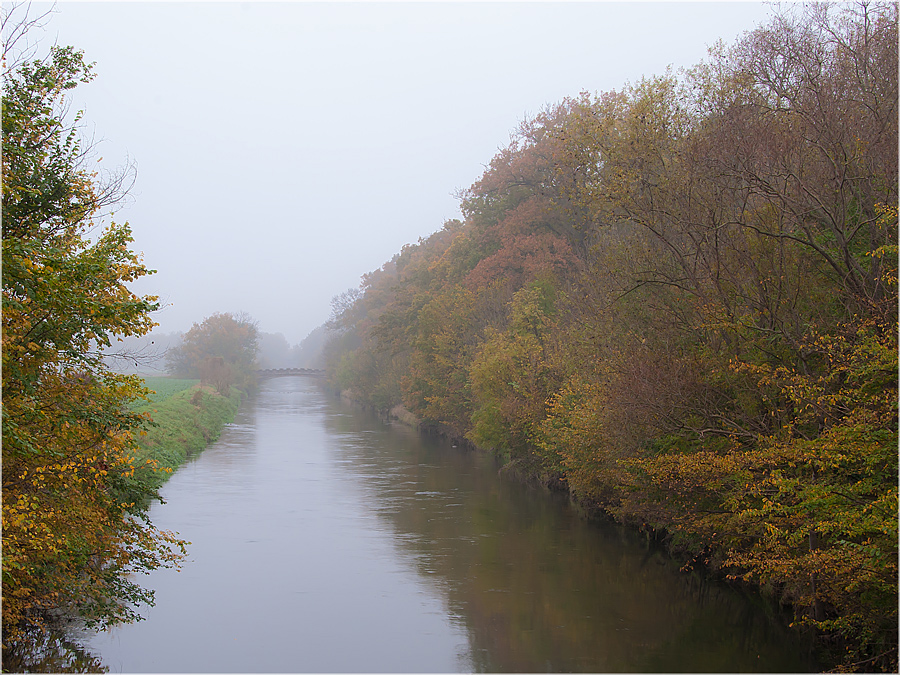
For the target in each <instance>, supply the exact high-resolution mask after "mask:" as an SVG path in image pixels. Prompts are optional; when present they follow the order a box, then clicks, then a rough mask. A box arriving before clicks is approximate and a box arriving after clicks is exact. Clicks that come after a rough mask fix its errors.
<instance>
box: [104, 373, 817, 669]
mask: <svg viewBox="0 0 900 675" xmlns="http://www.w3.org/2000/svg"><path fill="white" fill-rule="evenodd" d="M162 495H163V497H164V498H165V500H166V503H165V504H156V505H154V506H153V508H152V509H151V514H150V515H151V518H152V520H153V522H154V524H156V525H157V526H158V527H160V528H163V529H170V530H175V531H177V532H178V533H179V534H180V535H181V536H182V538H184V539H187V540H189V541H190V542H192V544H191V546H190V547H189V555H190V557H189V559H188V561H187V562H186V563H185V564H184V566H183V569H182V570H181V571H180V572H178V571H174V570H158V571H156V572H154V573H153V574H152V575H150V576H149V577H147V578H145V579H144V582H145V584H146V585H147V586H149V587H150V588H153V589H155V590H156V606H155V607H153V608H149V609H145V610H144V611H143V614H144V615H145V616H146V617H147V620H146V621H143V622H140V623H137V624H133V625H128V626H124V627H121V628H117V629H115V630H113V631H112V632H109V633H101V634H98V635H94V636H88V637H89V638H90V639H89V649H90V650H91V651H93V652H95V653H96V654H97V655H99V656H100V657H101V658H102V660H103V662H104V664H105V665H106V666H107V667H108V668H109V669H110V671H112V672H181V673H185V672H245V673H253V672H458V671H469V672H483V671H492V672H534V671H541V672H573V671H574V672H710V671H713V672H739V671H744V672H745V671H760V672H792V671H810V670H814V669H815V664H814V663H813V662H812V661H811V660H810V659H809V658H808V657H807V656H806V653H807V650H806V649H805V648H803V647H802V646H801V642H800V641H799V639H798V638H797V636H796V635H795V634H792V633H790V632H789V631H788V630H787V629H786V628H785V626H784V623H783V617H781V616H778V615H773V614H772V613H771V611H767V610H766V609H765V607H764V603H762V602H761V601H759V599H758V598H755V597H754V596H752V595H744V594H742V593H739V592H737V591H735V590H733V589H731V588H729V587H727V586H724V585H721V584H717V583H712V582H709V581H704V580H702V579H701V578H700V577H699V576H693V575H689V574H684V573H681V572H679V571H678V567H677V565H675V564H674V563H672V562H671V561H669V560H668V559H667V558H666V557H665V555H663V554H662V553H660V552H658V551H654V550H650V549H648V548H647V546H646V545H645V544H644V543H643V542H642V541H641V539H640V538H638V537H636V536H634V535H632V534H631V533H629V532H628V531H626V530H623V529H621V528H618V527H615V526H612V525H604V524H598V523H593V522H587V521H585V520H583V519H581V518H579V516H578V515H577V514H576V513H575V511H574V510H573V509H572V508H570V506H569V505H568V504H567V503H566V501H565V500H564V499H558V498H555V497H554V496H552V495H547V494H545V493H544V492H542V491H540V490H536V489H534V488H529V487H527V486H524V485H521V484H519V483H517V482H516V481H515V480H513V479H511V478H509V477H507V476H504V475H502V474H501V473H499V472H498V466H497V464H496V463H495V461H494V459H493V458H492V457H490V456H488V455H486V454H484V453H478V452H470V451H465V450H462V449H459V448H454V447H452V445H451V444H450V443H449V442H447V441H445V440H443V439H436V438H432V437H428V436H422V435H420V434H418V433H417V432H416V431H414V430H412V429H409V428H406V427H403V426H400V425H386V424H384V423H383V422H381V421H380V420H379V419H378V418H377V417H376V416H374V415H372V414H370V413H368V412H365V411H361V410H359V409H357V408H354V407H351V406H348V405H347V404H344V403H342V402H341V401H338V400H336V399H333V398H331V397H329V396H328V395H327V394H325V393H323V392H322V391H321V390H319V389H318V388H317V386H316V383H315V381H314V380H312V379H304V378H301V377H285V378H276V379H272V380H268V381H266V382H264V383H263V387H262V390H261V391H260V392H259V393H258V394H257V395H256V396H254V397H252V398H251V399H249V400H248V401H246V402H245V403H244V405H243V406H242V408H241V410H240V411H239V412H238V416H237V418H236V420H235V423H234V424H232V425H229V426H228V427H227V428H226V429H225V431H224V432H223V434H222V436H221V438H220V439H219V441H217V442H216V443H215V444H213V445H212V446H210V447H209V448H208V449H207V450H205V451H204V452H203V453H201V454H200V455H199V456H198V457H197V458H196V459H195V460H194V461H192V462H189V463H187V464H185V465H184V466H183V467H182V468H180V469H179V470H178V471H177V472H176V474H175V475H174V476H173V477H172V478H171V480H170V481H169V482H168V483H167V484H166V485H165V486H164V487H163V489H162Z"/></svg>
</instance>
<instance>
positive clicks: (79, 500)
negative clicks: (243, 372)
mask: <svg viewBox="0 0 900 675" xmlns="http://www.w3.org/2000/svg"><path fill="white" fill-rule="evenodd" d="M5 18H6V19H8V18H9V16H6V17H5ZM4 28H5V27H4ZM6 51H7V50H6V49H4V54H6ZM91 77H92V75H91V66H90V65H88V64H86V63H85V62H84V60H83V56H82V54H81V52H78V51H76V50H74V49H72V48H71V47H53V48H52V49H51V50H50V53H49V55H48V56H47V57H46V58H44V59H42V60H20V61H19V62H18V63H16V65H15V66H12V67H10V68H7V60H6V56H4V85H3V403H2V409H3V497H2V501H3V653H4V660H6V659H7V657H9V656H12V655H13V654H14V653H15V652H17V651H19V652H21V651H28V650H29V649H30V648H31V647H32V646H33V645H34V644H35V643H36V642H38V641H40V639H41V636H42V634H44V633H46V629H47V628H48V627H53V626H54V624H55V623H56V622H58V620H59V619H61V618H64V617H70V616H78V617H81V618H83V619H85V620H86V621H87V622H88V624H89V625H95V626H101V627H102V626H106V625H111V624H114V623H117V622H122V621H132V620H135V619H136V618H138V614H137V612H136V605H137V604H139V603H142V602H148V603H152V597H153V596H152V592H150V591H147V590H145V589H143V588H141V587H140V586H139V585H138V584H137V583H135V580H134V578H133V576H132V575H133V573H134V572H146V571H149V570H151V569H154V568H157V567H160V566H171V565H173V564H177V562H178V560H179V559H180V558H181V557H182V556H183V553H184V546H185V543H184V542H182V541H180V540H178V539H177V538H176V537H175V536H174V535H173V534H172V533H169V532H163V531H159V530H157V529H155V528H154V527H153V526H152V525H151V524H150V522H149V521H148V520H147V518H146V514H145V508H146V504H147V503H148V498H149V497H151V496H153V495H154V494H155V493H154V492H153V491H152V490H150V489H149V488H148V487H147V486H145V485H142V484H141V482H140V481H139V480H137V479H136V478H135V471H134V470H135V466H134V463H133V457H134V448H135V445H134V437H133V435H134V434H136V433H137V432H138V431H139V430H140V429H141V427H142V425H143V424H144V423H145V422H146V420H145V419H144V418H143V417H141V416H140V415H138V414H136V413H134V412H131V409H132V406H131V404H132V403H133V402H134V401H135V400H137V399H140V398H142V397H143V396H144V395H145V394H146V390H145V389H144V387H143V383H142V381H141V380H140V379H139V378H136V377H133V376H123V375H118V374H115V373H112V372H110V371H109V370H108V369H107V368H106V367H105V366H104V364H103V361H102V350H103V348H104V347H108V346H109V345H110V344H111V341H112V340H113V339H115V338H119V337H125V336H129V335H142V334H145V333H147V332H148V331H149V330H150V329H151V328H152V326H153V325H154V324H153V322H152V321H151V318H150V316H149V314H150V312H151V311H152V310H154V309H155V308H156V307H157V304H156V299H155V298H154V297H150V296H147V297H138V296H136V295H135V294H133V293H132V292H131V291H130V290H129V289H128V287H127V284H128V283H129V282H132V281H134V280H135V279H137V278H139V277H142V276H144V275H146V274H148V273H150V271H149V270H148V269H147V268H146V267H144V265H143V263H142V262H141V261H140V259H139V257H138V256H137V255H136V254H135V253H134V252H133V251H131V250H130V249H129V244H130V243H131V241H132V238H131V232H130V229H129V227H128V225H127V224H121V225H120V224H115V223H113V224H111V225H109V226H108V227H107V228H106V229H105V230H104V231H103V233H102V234H101V235H100V236H99V238H96V239H95V240H94V241H91V240H90V239H89V237H88V233H89V232H90V231H91V230H92V229H94V227H95V226H96V220H97V219H98V218H99V217H100V216H101V215H102V213H103V212H104V210H105V208H106V207H108V206H110V205H111V204H113V203H115V201H116V200H117V199H118V198H120V196H121V188H122V187H123V181H122V176H119V177H117V178H115V179H114V180H113V181H111V182H107V183H102V182H100V181H99V180H98V177H97V175H96V173H93V172H92V171H90V170H89V169H87V168H86V166H85V158H86V150H89V148H87V149H86V148H83V147H82V145H81V143H80V141H79V138H78V133H77V126H72V125H68V124H67V123H66V121H65V97H66V93H67V92H68V91H69V90H71V89H72V88H74V87H75V86H77V85H78V84H79V83H81V82H87V81H89V80H90V79H91ZM75 124H76V125H77V117H76V122H75Z"/></svg>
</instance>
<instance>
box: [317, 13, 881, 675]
mask: <svg viewBox="0 0 900 675" xmlns="http://www.w3.org/2000/svg"><path fill="white" fill-rule="evenodd" d="M897 67H898V64H897V6H896V4H886V5H876V4H866V5H858V6H853V7H849V6H841V7H839V8H836V7H834V6H829V5H824V4H823V5H814V6H791V7H788V8H787V9H786V10H785V11H782V12H780V13H778V14H777V15H776V16H775V17H774V18H773V19H772V20H771V22H770V23H768V24H767V25H764V26H761V27H759V28H757V29H756V30H754V31H752V32H749V33H747V34H746V35H745V36H744V37H743V38H742V39H741V40H739V41H738V42H737V43H736V44H735V45H733V46H731V47H726V46H724V45H718V46H717V47H716V48H714V49H713V50H711V52H710V56H709V58H708V59H707V60H706V61H705V62H703V63H701V64H699V65H697V66H696V67H694V68H692V69H690V70H687V71H685V72H681V73H678V74H675V73H672V72H669V73H666V74H665V75H661V76H656V77H651V78H647V79H644V80H642V81H640V82H638V83H637V84H634V85H631V86H628V87H626V88H624V89H623V90H622V91H613V92H607V93H603V94H600V95H590V94H587V93H583V94H581V95H580V96H578V97H575V98H571V99H566V100H564V101H562V102H561V103H559V104H557V105H554V106H552V107H550V108H548V109H547V110H545V111H544V112H542V113H541V114H539V115H537V116H536V117H535V118H534V119H530V120H527V121H525V122H523V123H522V124H521V125H520V127H519V128H518V130H517V133H516V135H515V137H514V139H513V141H512V143H511V144H510V145H509V147H507V148H505V149H504V150H502V151H501V152H499V153H498V154H497V156H495V157H494V159H493V160H492V162H491V164H490V166H489V167H488V168H487V170H486V171H485V173H484V175H483V177H482V178H481V179H480V180H479V181H478V182H476V183H475V184H474V185H473V186H472V187H471V188H470V189H469V190H467V191H466V192H465V193H464V194H463V195H461V205H462V212H463V215H464V222H459V221H451V222H448V223H446V224H445V226H444V228H443V229H442V230H441V231H439V232H436V233H435V234H433V235H431V236H430V237H428V238H427V239H424V240H421V241H420V242H419V243H418V244H417V245H411V246H407V247H405V248H404V249H403V250H402V251H401V252H400V253H399V254H398V255H397V256H395V257H394V259H393V260H391V261H390V262H389V263H387V264H386V265H384V266H383V267H382V268H381V269H379V270H377V271H375V272H373V273H371V274H369V275H367V276H366V277H364V279H363V283H362V285H361V288H360V290H359V291H351V292H348V293H347V294H345V295H344V296H342V297H340V298H338V299H336V302H335V312H334V315H333V317H332V320H331V322H330V326H331V328H332V330H333V331H334V334H335V336H336V337H335V338H334V339H333V341H332V343H331V345H330V348H329V350H330V351H329V359H330V366H329V370H330V377H331V381H332V383H333V384H334V385H335V386H336V387H339V388H340V389H342V390H345V391H347V392H349V393H350V394H351V395H353V396H355V397H356V398H358V399H360V400H362V401H365V402H367V403H369V404H371V405H373V406H376V407H378V408H380V409H383V410H392V409H393V410H394V412H395V414H396V415H398V416H412V417H414V418H416V419H417V420H418V421H419V423H420V424H422V425H424V426H428V427H432V428H437V429H440V430H443V431H444V432H446V433H449V434H452V435H455V436H458V437H463V438H466V439H468V440H469V441H471V442H472V443H473V444H475V445H478V446H480V447H483V448H489V449H491V450H493V451H495V452H497V453H498V454H499V455H501V456H502V457H503V458H504V459H505V460H506V461H507V462H508V463H509V464H510V465H511V466H512V467H514V468H515V469H516V470H518V471H520V472H523V473H525V474H528V475H532V476H539V477H540V478H541V479H543V480H544V481H545V482H546V483H548V484H556V485H560V486H564V487H565V488H566V489H568V490H569V491H570V492H571V494H572V495H573V497H574V498H575V499H577V500H578V501H579V502H581V503H582V504H585V505H586V506H589V507H591V508H596V509H602V510H605V511H607V512H609V513H610V514H613V515H615V516H616V517H618V518H619V519H621V520H623V521H625V522H629V523H633V524H635V525H637V526H641V527H644V528H647V529H648V530H650V531H653V532H656V533H664V535H665V537H666V538H667V541H668V542H669V544H670V545H671V547H672V549H673V550H675V551H677V552H679V553H680V554H682V555H684V556H685V557H686V559H688V560H690V561H691V562H690V563H689V564H694V565H697V564H704V565H707V566H708V567H709V568H710V569H714V570H720V571H722V572H723V573H725V574H727V575H729V576H730V577H731V578H733V579H736V580H744V581H748V582H752V583H755V584H759V585H760V586H762V587H764V588H766V589H768V591H769V592H771V593H772V594H774V595H775V596H776V597H778V598H780V599H781V600H783V601H785V602H789V603H790V604H791V605H792V606H793V607H794V608H795V612H796V617H797V621H796V623H797V625H798V626H810V627H813V628H814V629H816V630H817V631H818V632H819V633H820V634H821V636H822V638H823V644H824V645H825V646H826V647H827V648H828V649H829V650H830V651H831V658H832V659H833V660H834V662H835V663H837V664H839V665H840V667H841V668H844V669H851V670H853V669H859V670H874V669H883V670H892V669H893V670H895V669H896V668H897V441H898V438H897V179H898V177H897V161H898V157H897V141H898V139H897V114H898V111H897Z"/></svg>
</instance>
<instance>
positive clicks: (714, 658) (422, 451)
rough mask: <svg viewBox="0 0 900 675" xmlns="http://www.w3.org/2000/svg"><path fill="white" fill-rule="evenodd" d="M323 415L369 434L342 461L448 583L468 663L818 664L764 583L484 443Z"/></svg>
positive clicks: (345, 431) (662, 667)
mask: <svg viewBox="0 0 900 675" xmlns="http://www.w3.org/2000/svg"><path fill="white" fill-rule="evenodd" d="M328 420H329V421H328V424H329V426H330V431H331V432H333V433H335V434H339V435H344V436H346V437H347V438H354V439H360V438H364V439H366V440H365V441H364V442H356V443H350V444H347V445H343V446H342V448H341V453H342V456H341V458H340V459H341V464H342V466H343V467H346V469H345V470H347V471H349V472H351V473H352V474H353V479H354V480H360V481H361V482H362V484H363V485H365V486H367V487H366V489H367V490H369V491H370V493H369V494H368V495H367V500H368V501H369V503H371V504H373V508H374V509H375V510H376V511H377V512H378V513H379V514H380V515H381V517H382V518H383V519H384V520H385V521H387V522H389V523H390V524H391V527H392V529H393V530H394V531H395V535H396V536H395V537H394V538H395V541H396V542H397V544H396V545H397V546H399V547H402V548H403V549H404V555H405V556H407V557H409V558H411V559H414V560H415V561H416V565H417V567H418V571H419V573H420V574H421V575H422V576H423V578H427V579H431V581H432V582H433V583H434V584H438V585H439V586H440V587H441V588H442V591H443V592H444V593H445V595H446V597H447V601H448V604H449V609H450V611H451V612H452V613H453V614H454V615H455V616H456V617H457V620H458V621H459V622H460V623H461V624H462V625H464V626H465V627H466V629H467V632H468V635H469V641H470V648H471V658H472V668H473V670H475V671H478V672H534V671H553V672H754V671H755V672H804V671H814V670H816V665H815V661H814V659H813V657H812V656H811V647H810V645H809V643H808V642H806V641H804V640H803V639H802V638H801V637H800V636H798V635H797V634H796V633H794V632H792V631H790V630H789V629H787V627H786V623H785V617H784V616H783V615H782V614H781V613H780V612H779V611H777V610H776V609H775V608H772V607H770V606H768V605H767V603H766V602H764V601H763V600H762V599H761V598H760V597H759V596H758V595H756V594H753V593H743V592H741V591H739V590H737V589H735V588H732V587H730V586H728V585H726V584H723V583H719V582H715V581H711V580H709V579H705V578H703V577H702V576H701V575H699V574H696V573H694V574H687V573H683V572H681V571H680V570H679V569H678V566H677V565H676V564H675V563H674V562H673V561H672V560H671V559H669V558H668V556H666V555H665V554H664V552H662V551H661V550H659V549H658V548H656V547H653V546H652V545H650V544H648V543H647V542H646V541H645V540H644V539H643V538H641V537H640V536H638V535H636V534H635V533H633V532H630V531H628V530H626V529H624V528H621V527H619V526H617V525H615V524H612V523H597V522H587V521H585V520H583V519H581V518H580V517H579V516H578V515H577V513H576V512H575V511H574V509H572V508H571V507H569V505H568V504H567V503H566V502H565V500H563V499H560V498H554V496H553V495H548V494H546V493H544V492H543V491H541V490H539V489H536V488H529V487H527V486H523V485H521V484H519V483H518V482H516V481H515V480H514V479H511V478H508V477H504V476H503V475H502V474H501V473H500V472H498V467H497V465H496V463H495V462H494V460H493V459H492V458H491V457H489V456H486V455H484V454H482V453H477V452H471V451H464V450H461V449H455V448H452V447H450V445H449V444H448V443H447V442H444V441H441V440H437V439H433V438H423V437H420V436H419V435H418V434H417V433H416V432H413V431H412V430H409V429H406V428H403V427H399V426H391V427H382V426H380V424H379V422H378V421H377V419H375V418H374V416H367V415H366V414H365V413H359V414H354V415H346V414H341V415H334V416H330V417H329V418H328ZM373 430H375V432H374V433H373ZM386 448H393V449H392V450H390V451H388V450H386ZM397 448H402V450H399V451H398V450H397ZM398 452H399V453H400V454H399V455H398V454H397V453H398Z"/></svg>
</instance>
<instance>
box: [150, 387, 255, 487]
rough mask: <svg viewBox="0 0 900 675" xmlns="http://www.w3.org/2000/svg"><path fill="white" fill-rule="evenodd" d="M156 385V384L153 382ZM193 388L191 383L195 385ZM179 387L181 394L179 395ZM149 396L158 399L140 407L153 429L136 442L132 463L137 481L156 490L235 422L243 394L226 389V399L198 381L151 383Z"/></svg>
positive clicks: (236, 390) (232, 388)
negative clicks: (136, 448) (136, 471)
mask: <svg viewBox="0 0 900 675" xmlns="http://www.w3.org/2000/svg"><path fill="white" fill-rule="evenodd" d="M157 380H158V381H157ZM194 382H195V383H194ZM180 384H184V385H185V388H183V389H179V388H178V387H179V386H180ZM147 386H148V387H149V388H150V389H151V390H157V391H158V392H159V394H157V395H155V396H158V395H160V394H161V395H162V396H163V397H162V398H159V399H158V400H154V398H155V396H151V399H150V402H148V403H146V404H144V405H142V406H139V407H138V408H137V412H141V413H146V414H147V415H148V416H149V417H150V419H152V423H151V424H150V425H148V426H147V428H146V430H144V431H143V432H142V433H141V435H140V437H139V438H138V448H139V454H138V456H137V457H136V458H135V459H136V461H135V466H136V467H140V468H139V469H138V474H139V478H140V479H141V480H143V481H146V482H147V483H149V484H150V485H151V486H152V487H154V488H158V487H159V486H161V485H162V484H163V483H165V482H166V480H168V478H169V476H171V475H172V473H173V472H174V471H175V470H176V469H177V468H178V467H179V466H181V465H182V464H183V463H184V462H185V461H186V460H187V459H189V458H190V457H192V456H193V455H195V454H197V453H198V452H201V451H202V450H204V449H205V448H206V447H207V446H208V445H209V444H210V443H212V442H214V441H215V440H216V439H218V438H219V435H220V434H221V433H222V429H223V428H224V426H225V425H226V424H228V423H229V422H231V421H233V420H234V416H235V414H236V413H237V410H238V408H239V407H240V405H241V400H242V398H243V392H242V391H240V390H239V389H235V388H234V387H231V389H230V391H229V393H228V395H222V394H220V393H218V392H217V391H216V390H215V388H213V387H210V386H208V385H202V384H200V383H199V381H186V380H171V379H169V378H154V380H153V381H148V384H147Z"/></svg>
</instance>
